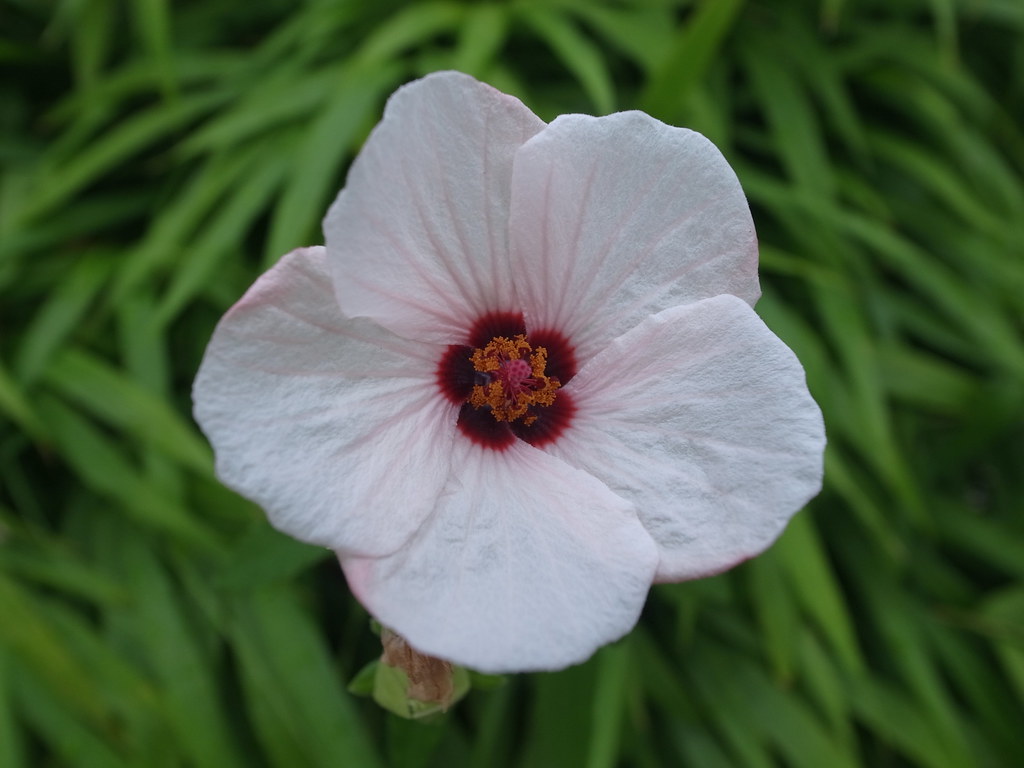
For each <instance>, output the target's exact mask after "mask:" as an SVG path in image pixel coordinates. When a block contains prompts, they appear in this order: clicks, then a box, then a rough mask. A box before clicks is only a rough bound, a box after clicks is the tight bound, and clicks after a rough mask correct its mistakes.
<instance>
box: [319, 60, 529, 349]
mask: <svg viewBox="0 0 1024 768" xmlns="http://www.w3.org/2000/svg"><path fill="white" fill-rule="evenodd" d="M543 127H544V123H543V122H542V121H541V120H540V118H538V117H537V116H536V115H534V114H533V113H532V112H530V110H529V109H527V108H526V107H525V106H523V104H522V103H521V102H520V101H519V100H518V99H516V98H514V97H512V96H507V95H505V94H503V93H500V92H499V91H496V90H494V89H493V88H491V87H490V86H488V85H484V84H483V83H480V82H477V81H476V80H474V79H473V78H471V77H469V76H468V75H462V74H459V73H457V72H442V73H438V74H434V75H430V76H428V77H425V78H423V79H422V80H418V81H416V82H414V83H411V84H409V85H406V86H405V87H403V88H401V89H399V90H398V91H397V92H396V93H395V94H394V95H393V96H392V97H391V99H390V100H389V101H388V105H387V109H386V110H385V112H384V118H383V120H382V121H381V122H380V124H379V125H378V126H377V127H376V128H375V129H374V131H373V133H372V134H371V136H370V138H369V139H368V140H367V142H366V145H365V146H364V147H363V150H362V151H361V152H360V154H359V157H358V158H356V161H355V163H353V165H352V169H351V170H350V171H349V175H348V180H347V182H346V186H345V188H344V189H343V190H342V191H341V193H340V194H339V195H338V198H337V199H336V200H335V201H334V204H333V205H332V206H331V209H330V210H329V211H328V213H327V218H326V219H325V220H324V232H325V235H326V238H327V250H328V252H329V253H330V257H331V267H332V270H333V271H334V275H335V286H336V291H337V296H338V301H339V303H340V305H341V307H342V309H343V311H344V312H345V314H347V315H349V316H351V317H357V316H359V317H369V318H372V319H374V320H376V321H377V322H378V323H379V324H381V325H383V326H384V327H386V328H388V329H389V330H391V331H393V332H395V333H397V334H399V335H401V336H405V337H407V338H415V339H424V340H427V341H433V342H438V343H464V342H465V335H466V333H467V330H468V327H469V325H470V323H471V322H472V320H473V319H475V318H476V317H478V316H480V315H482V314H484V313H485V312H487V311H509V310H516V311H518V306H517V305H516V302H515V301H514V296H513V293H512V284H511V280H510V278H509V273H508V243H507V237H508V235H507V233H508V208H509V194H510V185H511V176H512V157H513V155H514V154H515V152H516V150H517V149H518V148H519V147H520V146H521V145H522V143H523V142H524V141H526V140H527V139H528V138H529V137H530V136H532V135H533V134H535V133H536V132H537V131H539V130H540V129H541V128H543Z"/></svg>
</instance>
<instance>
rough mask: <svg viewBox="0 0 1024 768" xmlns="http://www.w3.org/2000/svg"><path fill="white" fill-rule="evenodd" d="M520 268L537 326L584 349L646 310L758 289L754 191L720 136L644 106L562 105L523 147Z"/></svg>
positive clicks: (516, 227) (516, 180) (591, 349)
mask: <svg viewBox="0 0 1024 768" xmlns="http://www.w3.org/2000/svg"><path fill="white" fill-rule="evenodd" d="M510 243H511V256H512V263H513V275H514V279H515V280H516V284H517V289H518V293H519V295H520V298H521V301H522V303H523V309H524V312H525V314H526V322H527V325H528V326H529V327H530V328H534V329H535V328H557V329H559V330H560V331H562V332H563V333H565V334H567V335H568V336H569V338H570V339H571V340H572V342H573V343H574V344H575V346H576V351H577V355H578V357H579V359H580V360H587V359H588V358H589V357H590V356H592V355H594V354H596V353H597V352H598V351H599V350H601V349H603V348H604V347H605V345H606V344H608V342H610V341H611V340H612V339H614V338H616V337H618V336H619V335H621V334H623V333H625V332H626V331H627V330H629V329H630V328H633V327H635V326H636V325H637V323H639V322H640V321H641V320H642V319H643V318H645V317H648V316H650V315H652V314H654V313H656V312H659V311H661V310H663V309H667V308H668V307H672V306H676V305H678V304H686V303H690V302H693V301H697V300H699V299H704V298H709V297H712V296H718V295H720V294H723V293H730V294H733V295H735V296H739V297H740V298H742V299H744V300H745V301H747V302H748V303H750V304H751V305H753V303H754V302H755V301H756V300H757V298H758V297H759V296H760V289H759V287H758V281H757V241H756V237H755V234H754V225H753V221H752V220H751V217H750V210H749V208H748V206H747V201H746V198H745V197H744V195H743V191H742V190H741V189H740V185H739V182H738V181H737V179H736V175H735V174H734V173H733V171H732V169H731V168H730V167H729V165H728V163H726V161H725V158H723V157H722V155H721V153H720V152H719V151H718V150H717V149H716V148H715V146H714V145H713V144H711V142H709V141H708V140H707V139H705V138H704V137H703V136H701V135H700V134H697V133H694V132H693V131H689V130H686V129H684V128H673V127H671V126H668V125H665V124H664V123H661V122H659V121H658V120H655V119H654V118H652V117H649V116H648V115H645V114H643V113H641V112H621V113H618V114H615V115H609V116H608V117H586V116H584V115H563V116H561V117H559V118H557V119H556V120H555V121H554V122H552V123H551V125H549V126H548V127H547V128H545V129H544V130H543V131H542V132H541V133H539V134H538V135H537V136H535V137H534V138H533V139H531V140H530V141H529V142H527V144H525V145H524V146H523V148H522V149H521V150H520V151H519V153H518V154H517V155H516V161H515V168H514V172H513V179H512V213H511V225H510Z"/></svg>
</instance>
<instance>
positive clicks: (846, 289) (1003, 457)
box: [0, 0, 1024, 768]
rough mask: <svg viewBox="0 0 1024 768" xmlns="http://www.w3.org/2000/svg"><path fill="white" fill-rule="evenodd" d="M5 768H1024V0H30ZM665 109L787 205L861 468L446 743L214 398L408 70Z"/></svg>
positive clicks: (9, 193) (2, 578) (841, 470)
mask: <svg viewBox="0 0 1024 768" xmlns="http://www.w3.org/2000/svg"><path fill="white" fill-rule="evenodd" d="M0 67H2V69H0V72H2V78H0V167H2V177H0V766H4V767H6V766H33V767H35V766H59V765H67V766H90V767H91V766H97V767H102V768H108V767H109V768H121V767H123V766H147V767H150V766H155V767H157V768H159V767H161V766H199V767H206V766H209V767H210V768H233V767H236V766H256V767H261V766H275V767H279V768H295V767H296V766H324V768H328V767H330V768H337V767H338V766H355V767H356V768H361V767H362V766H396V767H399V768H404V767H408V768H426V767H428V766H438V767H440V766H481V768H482V767H485V766H486V767H487V768H502V767H504V766H508V767H512V766H522V767H524V768H527V767H529V768H533V767H535V766H539V767H541V768H543V767H544V766H553V767H555V768H564V767H570V768H571V767H574V766H586V768H611V766H635V767H636V768H647V767H650V768H654V767H655V766H700V768H717V767H719V766H722V767H725V766H752V767H754V768H760V767H762V766H793V767H794V768H823V767H824V766H828V767H829V768H843V767H844V766H860V765H862V766H873V767H879V766H881V767H885V766H911V765H913V766H930V767H932V768H952V767H959V766H962V767H963V768H975V767H976V766H992V767H996V766H1016V765H1024V738H1022V736H1021V723H1022V722H1024V516H1022V514H1021V513H1022V511H1024V472H1022V471H1021V470H1022V469H1024V426H1022V425H1024V133H1022V129H1021V124H1022V122H1024V3H1021V2H1019V0H861V1H858V2H855V1H854V0H846V1H845V2H844V0H786V1H785V2H783V1H781V0H780V1H779V2H769V1H768V0H761V1H760V2H755V1H753V0H751V1H749V2H744V1H743V0H705V1H704V2H687V1H686V0H636V1H635V2H628V1H627V0H514V1H513V2H485V3H475V2H468V1H467V2H455V1H451V2H449V1H446V0H439V1H436V2H419V3H402V2H397V1H396V0H378V1H376V2H370V1H369V0H365V1H360V0H347V1H346V0H303V1H302V2H294V1H293V0H262V1H261V2H256V3H252V2H246V0H175V2H173V3H172V2H171V0H132V1H131V2H128V1H126V0H0ZM440 68H457V69H461V70H464V71H467V72H470V73H472V74H474V75H476V76H478V77H481V78H483V79H486V80H488V81H489V82H491V83H492V84H494V85H496V86H497V87H499V88H502V89H504V90H507V91H510V92H513V93H515V94H517V95H519V96H520V97H521V98H522V99H523V100H524V101H525V102H526V103H527V104H528V105H530V106H531V107H532V108H534V110H535V111H537V112H538V114H540V115H541V116H542V117H544V118H546V119H550V118H552V117H553V116H554V115H556V114H558V113H560V112H569V111H583V112H589V113H606V112H610V111H614V110H616V109H626V108H635V107H639V108H642V109H645V110H647V111H649V112H650V113H652V114H654V115H655V116H657V117H660V118H662V119H663V120H666V121H667V122H671V123H675V124H680V125H688V126H690V127H693V128H696V129H698V130H700V131H702V132H704V133H705V134H707V135H708V136H709V137H711V138H712V139H713V140H714V141H715V142H716V143H718V145H719V146H720V147H721V148H722V150H723V152H724V153H725V155H726V156H727V157H728V158H729V159H730V161H731V162H732V163H733V164H734V166H735V168H736V169H737V172H738V174H739V176H740V178H741V180H742V182H743V184H744V187H745V189H746V190H747V193H748V195H749V197H750V201H751V205H752V207H753V210H754V217H755V221H756V222H757V225H758V231H759V235H760V239H761V243H762V257H763V260H762V280H763V284H764V287H765V296H764V299H763V300H762V302H761V303H760V304H759V305H758V311H759V312H760V313H761V314H762V316H763V317H764V318H765V319H766V321H767V322H768V324H769V325H770V326H772V327H773V328H774V329H775V330H776V332H777V333H779V334H780V335H781V336H782V337H783V338H784V339H785V340H786V341H787V342H788V343H789V344H790V345H791V346H792V347H793V348H794V349H795V350H796V351H797V353H798V354H799V356H800V358H801V359H802V360H803V362H804V364H805V366H806V368H807V372H808V376H809V380H810V385H811V389H812V391H813V392H814V394H815V396H816V397H817V399H818V400H819V402H820V403H821V405H822V408H823V409H824V412H825V418H826V423H827V427H828V433H829V438H830V443H829V448H828V455H827V473H826V487H825V491H824V492H823V493H822V495H821V496H820V497H819V498H817V499H816V500H815V501H814V502H813V503H812V504H811V505H810V506H809V507H808V509H807V510H806V511H804V512H803V513H801V514H800V515H798V516H797V518H796V519H795V520H794V522H793V523H792V525H791V526H790V528H789V530H788V531H787V532H786V534H785V535H784V536H783V538H782V539H781V540H780V541H779V543H778V544H777V545H776V546H775V547H774V548H773V549H772V550H770V551H769V552H768V553H767V554H766V555H764V556H763V557H760V558H758V559H756V560H754V561H751V562H749V563H747V564H745V565H743V566H741V567H739V568H737V569H735V570H734V571H733V572H730V573H728V574H725V575H722V576H719V577H716V578H713V579H708V580H705V581H699V582H692V583H687V584H679V585H665V586H658V587H656V588H654V590H653V591H652V593H651V596H650V599H649V603H648V606H647V609H646V611H645V614H644V617H643V619H642V622H641V624H640V626H639V627H638V628H637V629H636V631H635V632H634V633H633V634H632V635H630V636H629V637H628V638H627V639H625V640H624V641H622V642H620V643H618V644H616V645H614V646H612V647H608V648H606V649H604V650H602V651H601V652H599V653H598V654H597V655H596V656H595V657H594V658H593V659H592V660H591V661H590V662H588V663H586V664H584V665H582V666H579V667H576V668H573V669H570V670H567V671H565V672H561V673H558V674H547V675H529V676H520V677H516V678H511V679H508V680H507V681H505V683H504V684H503V685H500V686H499V687H497V688H494V689H491V690H476V691H474V692H472V693H471V694H470V695H469V697H468V698H467V699H465V700H464V701H463V702H462V703H460V704H459V705H458V706H457V708H456V710H455V711H454V712H452V713H450V714H449V715H447V716H446V717H445V718H444V719H443V720H441V721H440V722H436V723H432V724H424V723H415V722H407V721H403V720H400V719H398V718H395V717H394V716H391V715H388V714H386V713H385V712H384V711H383V710H381V709H380V708H378V707H377V706H376V705H374V704H373V703H372V702H371V701H370V700H368V699H363V698H357V697H354V696H353V695H351V694H349V693H348V692H347V691H346V685H347V682H348V681H349V680H350V679H352V677H353V676H354V675H355V673H356V672H357V671H358V670H359V669H360V668H361V667H362V666H363V665H364V664H365V663H366V662H367V661H369V660H370V659H372V658H373V657H374V656H375V655H376V654H377V653H378V652H379V650H378V649H379V646H378V645H377V644H376V643H377V641H376V638H375V637H374V636H373V635H372V633H371V632H370V631H369V628H368V622H367V618H366V615H365V613H364V611H363V610H362V609H361V608H360V607H359V606H358V605H357V604H355V603H354V601H353V600H352V599H351V597H350V596H349V595H348V592H347V590H346V588H345V585H344V581H343V579H342V577H341V575H340V573H339V571H338V569H337V567H336V564H335V563H334V562H333V561H332V560H331V558H330V557H329V555H328V553H325V552H324V551H321V550H317V549H314V548H309V547H305V546H302V545H299V544H296V543H294V542H291V541H290V540H288V539H286V538H284V537H283V536H280V535H278V534H276V533H274V532H273V531H272V530H271V529H270V528H269V527H268V526H267V524H266V522H265V521H264V519H263V517H262V515H261V513H260V512H259V511H258V510H257V509H255V508H253V507H252V506H251V505H249V504H248V503H246V502H244V501H242V500H240V499H238V498H237V497H235V496H234V495H232V494H231V493H229V492H227V491H226V490H224V489H223V488H221V487H219V486H218V484H217V483H216V481H215V479H214V477H213V475H212V471H211V456H210V452H209V449H208V447H207V446H206V444H205V442H204V440H203V439H202V437H201V436H200V435H199V433H198V432H197V430H196V428H195V425H194V424H193V423H192V421H191V418H190V416H189V411H190V402H189V387H190V383H191V379H192V376H193V374H194V372H195V370H196V367H197V365H198V362H199V359H200V356H201V354H202V351H203V348H204V346H205V344H206V341H207V340H208V338H209V336H210V333H211V331H212V328H213V325H214V323H215V322H216V320H217V319H218V317H219V316H220V314H221V313H222V312H223V311H224V310H225V309H226V308H227V307H228V306H229V305H230V304H231V303H232V302H233V301H234V300H235V299H236V298H238V297H239V296H240V295H241V293H242V292H243V291H244V289H245V288H246V287H247V286H248V285H249V284H250V283H251V282H252V280H253V279H254V278H255V277H256V275H257V274H258V273H259V272H260V271H262V270H263V269H264V268H266V267H267V266H268V265H270V264H271V263H273V261H274V260H275V259H276V258H277V257H278V256H279V255H280V254H282V253H284V252H285V251H287V250H289V249H290V248H292V247H294V246H297V245H303V244H311V243H316V242H322V236H321V234H320V232H319V219H320V217H321V216H322V214H323V212H324V211H325V209H326V206H327V204H328V202H329V201H330V200H331V199H332V197H333V195H334V194H335V192H336V190H337V189H338V188H339V187H340V186H341V184H342V182H343V179H344V175H345V169H346V167H347V164H348V163H349V162H350V160H351V158H352V157H353V155H354V153H355V152H356V151H357V150H358V147H359V145H360V143H361V141H362V140H363V139H364V138H365V136H366V134H367V132H368V130H369V129H370V128H371V127H372V125H373V124H374V122H375V121H376V120H377V119H378V117H379V115H380V113H381V108H382V105H383V101H384V99H385V98H386V96H387V95H388V94H389V93H390V92H391V91H392V90H393V89H394V88H395V87H396V86H397V85H398V84H399V83H401V82H403V81H404V80H407V79H410V78H413V77H415V76H418V75H420V74H422V73H425V72H428V71H431V70H434V69H440Z"/></svg>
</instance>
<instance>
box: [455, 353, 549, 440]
mask: <svg viewBox="0 0 1024 768" xmlns="http://www.w3.org/2000/svg"><path fill="white" fill-rule="evenodd" d="M470 362H472V363H473V369H474V370H475V371H476V372H477V373H478V374H481V378H485V379H486V380H485V381H483V382H482V383H479V384H476V385H474V386H473V390H472V392H471V393H470V395H469V404H470V405H472V406H473V407H475V408H484V407H488V408H490V409H491V415H493V416H494V418H495V419H497V420H498V421H515V420H516V419H520V418H521V419H522V420H523V424H525V425H530V424H532V423H533V422H535V421H536V420H537V416H536V414H532V413H530V412H529V411H530V408H532V407H533V406H535V405H551V404H552V403H553V402H555V393H556V390H557V389H558V387H559V386H561V384H560V382H559V381H558V379H556V378H553V377H551V376H545V375H544V369H545V368H546V367H547V364H548V351H547V350H546V349H545V348H544V347H537V348H536V349H534V348H533V347H531V346H530V342H528V341H527V340H526V336H525V335H523V334H518V335H517V336H515V337H513V338H511V339H510V338H507V337H505V336H495V337H494V338H493V339H491V341H490V342H488V344H487V346H485V347H483V348H482V349H475V350H473V354H472V355H471V356H470Z"/></svg>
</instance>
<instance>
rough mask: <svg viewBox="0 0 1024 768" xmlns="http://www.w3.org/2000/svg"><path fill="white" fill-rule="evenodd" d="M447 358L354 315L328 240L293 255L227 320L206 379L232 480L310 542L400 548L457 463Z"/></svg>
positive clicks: (210, 421) (199, 410) (210, 351)
mask: <svg viewBox="0 0 1024 768" xmlns="http://www.w3.org/2000/svg"><path fill="white" fill-rule="evenodd" d="M440 353H441V352H440V350H438V349H437V348H433V347H425V346H424V345H422V344H415V343H413V342H410V341H406V340H404V339H400V338H398V337H396V336H394V335H392V334H390V333H388V332H387V331H385V330H384V329H382V328H380V327H379V326H376V325H375V324H373V323H371V322H369V321H366V320H356V321H353V320H349V319H347V318H345V317H343V316H342V314H341V313H340V312H339V311H338V307H337V303H336V301H335V298H334V293H333V289H332V285H331V279H330V276H329V274H328V268H327V259H326V254H325V252H324V249H323V248H307V249H302V250H299V251H294V252H292V253H290V254H288V255H287V256H285V257H284V258H283V259H281V261H280V262H278V264H277V265H276V266H275V267H274V268H273V269H271V270H270V271H269V272H267V273H266V274H264V275H263V276H262V277H261V278H260V279H259V280H258V281H257V282H256V283H255V284H254V285H253V286H252V288H250V289H249V291H248V292H247V293H246V294H245V296H244V297H243V298H242V299H241V300H240V301H239V302H238V303H237V304H236V305H235V306H234V307H233V308H232V309H231V310H230V311H229V312H228V313H227V314H226V315H225V316H224V318H223V319H222V320H221V322H220V324H219V325H218V326H217V330H216V331H215V332H214V335H213V339H212V340H211V342H210V345H209V347H208V348H207V351H206V356H205V357H204V359H203V363H202V366H201V367H200V370H199V374H198V375H197V377H196V382H195V385H194V389H193V400H194V403H195V416H196V420H197V421H198V422H199V424H200V426H201V427H202V428H203V431H204V432H205V433H206V435H207V437H208V438H209V439H210V442H211V443H212V445H213V448H214V451H215V453H216V457H217V474H218V476H219V477H220V478H221V480H222V481H223V482H224V483H225V485H228V486H230V487H231V488H234V489H235V490H236V491H238V492H239V493H241V494H242V495H243V496H246V497H248V498H249V499H251V500H253V501H255V502H256V503H257V504H259V505H260V506H261V507H263V509H264V510H265V511H266V513H267V515H268V517H269V518H270V520H271V522H272V523H273V524H274V525H275V526H276V527H278V528H280V529H281V530H282V531H285V532H286V533H289V534H291V535H292V536H294V537H296V538H298V539H302V540H303V541H308V542H311V543H314V544H321V545H323V546H327V547H331V548H333V549H336V550H341V551H343V552H351V553H359V554H363V555H379V554H386V553H389V552H392V551H394V550H395V549H397V548H398V547H400V546H401V545H402V544H403V543H404V542H405V541H406V539H408V538H409V536H410V535H411V534H412V532H413V531H415V529H416V527H417V526H418V525H419V524H420V523H421V522H422V521H423V520H424V519H425V518H426V517H427V515H428V514H429V513H430V511H431V510H432V509H433V506H434V502H435V499H436V496H437V494H438V493H439V492H440V490H441V487H442V486H443V483H444V479H445V477H446V475H447V474H448V470H449V466H450V457H451V446H452V443H453V439H454V430H455V423H454V422H455V414H454V411H453V408H452V407H451V406H450V405H448V404H447V403H446V402H445V401H444V399H443V397H442V395H441V394H440V391H439V390H438V388H437V386H436V384H435V382H434V378H433V377H434V369H435V366H436V361H437V360H438V359H439V357H440Z"/></svg>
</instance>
